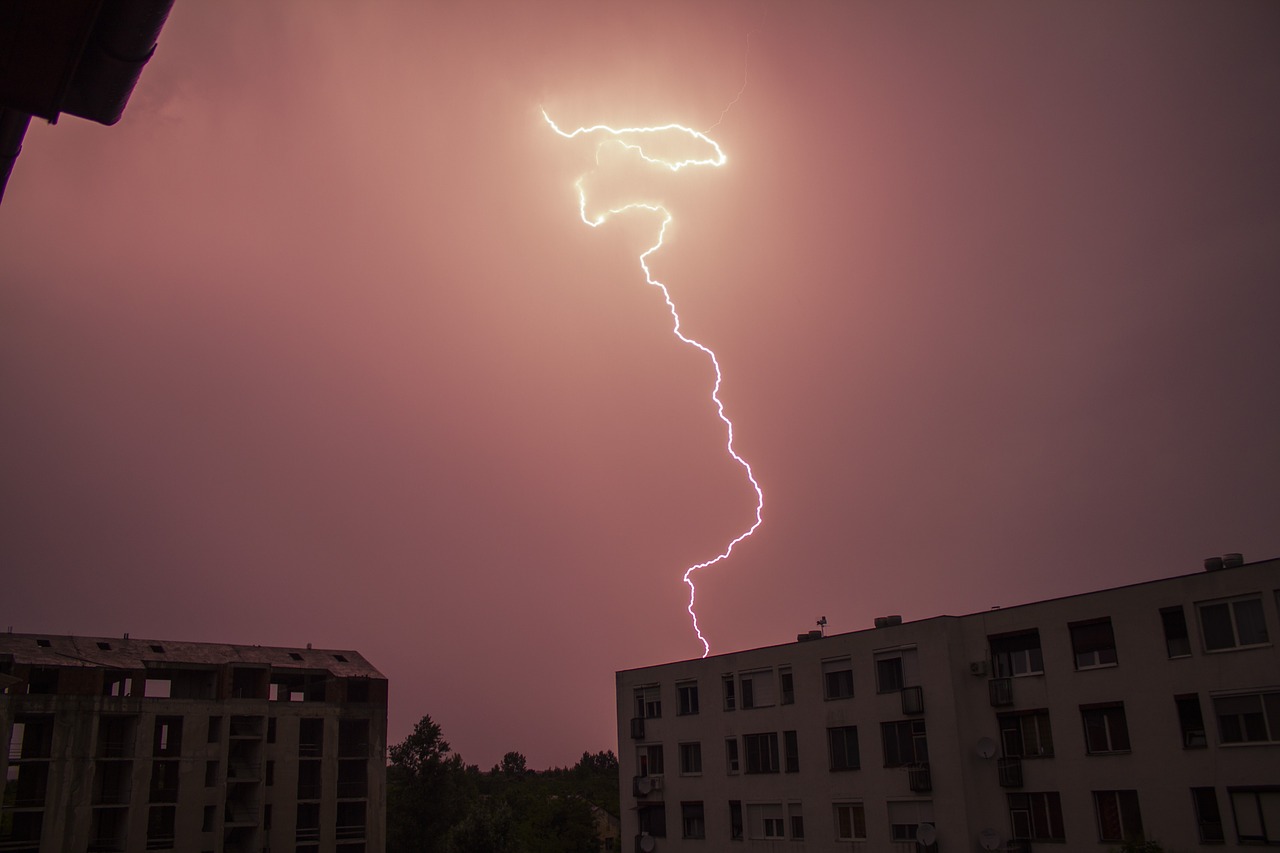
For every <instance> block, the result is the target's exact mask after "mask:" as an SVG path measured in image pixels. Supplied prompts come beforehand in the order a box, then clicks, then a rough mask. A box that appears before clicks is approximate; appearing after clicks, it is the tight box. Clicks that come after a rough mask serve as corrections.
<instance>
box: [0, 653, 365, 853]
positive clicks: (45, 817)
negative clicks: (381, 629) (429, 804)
mask: <svg viewBox="0 0 1280 853" xmlns="http://www.w3.org/2000/svg"><path fill="white" fill-rule="evenodd" d="M0 679H2V680H0V689H3V691H4V692H3V694H2V695H0V699H2V700H3V702H2V703H0V735H3V737H4V740H5V742H6V743H7V744H8V749H7V750H6V751H5V753H4V755H3V756H0V767H2V768H3V770H4V773H3V775H2V776H0V786H2V787H0V851H6V853H55V851H57V853H80V851H87V853H97V851H140V850H177V851H192V853H203V851H209V853H218V851H221V853H243V852H244V851H255V853H256V851H266V850H288V851H291V853H292V852H293V851H297V853H365V851H381V850H382V849H383V848H384V846H385V840H384V835H385V826H386V760H385V755H386V732H387V681H386V678H384V677H383V676H382V674H381V673H379V672H378V671H377V670H376V669H375V668H374V667H373V666H372V665H371V664H370V663H369V662H368V661H366V660H365V659H364V658H363V657H361V655H360V654H359V653H357V652H354V651H346V650H321V649H311V648H305V649H286V648H266V647H261V646H239V645H222V644H214V643H189V642H175V641H171V640H136V639H129V638H128V636H127V635H126V636H125V638H124V639H118V638H104V637H69V636H52V635H39V634H3V635H0Z"/></svg>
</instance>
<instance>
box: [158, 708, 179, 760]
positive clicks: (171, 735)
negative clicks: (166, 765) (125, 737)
mask: <svg viewBox="0 0 1280 853" xmlns="http://www.w3.org/2000/svg"><path fill="white" fill-rule="evenodd" d="M181 753H182V718H181V717H156V728H155V738H154V740H153V742H152V751H151V754H152V755H157V756H159V755H164V756H177V755H180V754H181Z"/></svg>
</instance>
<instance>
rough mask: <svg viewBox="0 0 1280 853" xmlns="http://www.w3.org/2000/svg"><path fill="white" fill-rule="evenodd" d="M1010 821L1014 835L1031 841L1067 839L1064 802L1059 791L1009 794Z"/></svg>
mask: <svg viewBox="0 0 1280 853" xmlns="http://www.w3.org/2000/svg"><path fill="white" fill-rule="evenodd" d="M1009 822H1010V824H1011V825H1012V826H1013V837H1014V838H1019V839H1030V840H1031V841H1066V840H1067V835H1066V832H1065V831H1064V830H1063V828H1062V803H1061V802H1060V801H1059V798H1058V792H1057V791H1045V792H1040V793H1030V792H1029V793H1025V794H1023V793H1019V794H1010V795H1009Z"/></svg>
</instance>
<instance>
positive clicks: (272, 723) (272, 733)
mask: <svg viewBox="0 0 1280 853" xmlns="http://www.w3.org/2000/svg"><path fill="white" fill-rule="evenodd" d="M275 742H276V718H275V717H272V718H270V719H269V720H267V743H275Z"/></svg>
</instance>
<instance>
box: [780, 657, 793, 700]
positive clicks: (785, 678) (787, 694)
mask: <svg viewBox="0 0 1280 853" xmlns="http://www.w3.org/2000/svg"><path fill="white" fill-rule="evenodd" d="M778 688H779V690H781V692H782V704H783V705H793V704H795V701H796V683H795V679H794V678H793V677H792V675H791V667H789V666H785V667H782V668H780V669H779V670H778Z"/></svg>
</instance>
